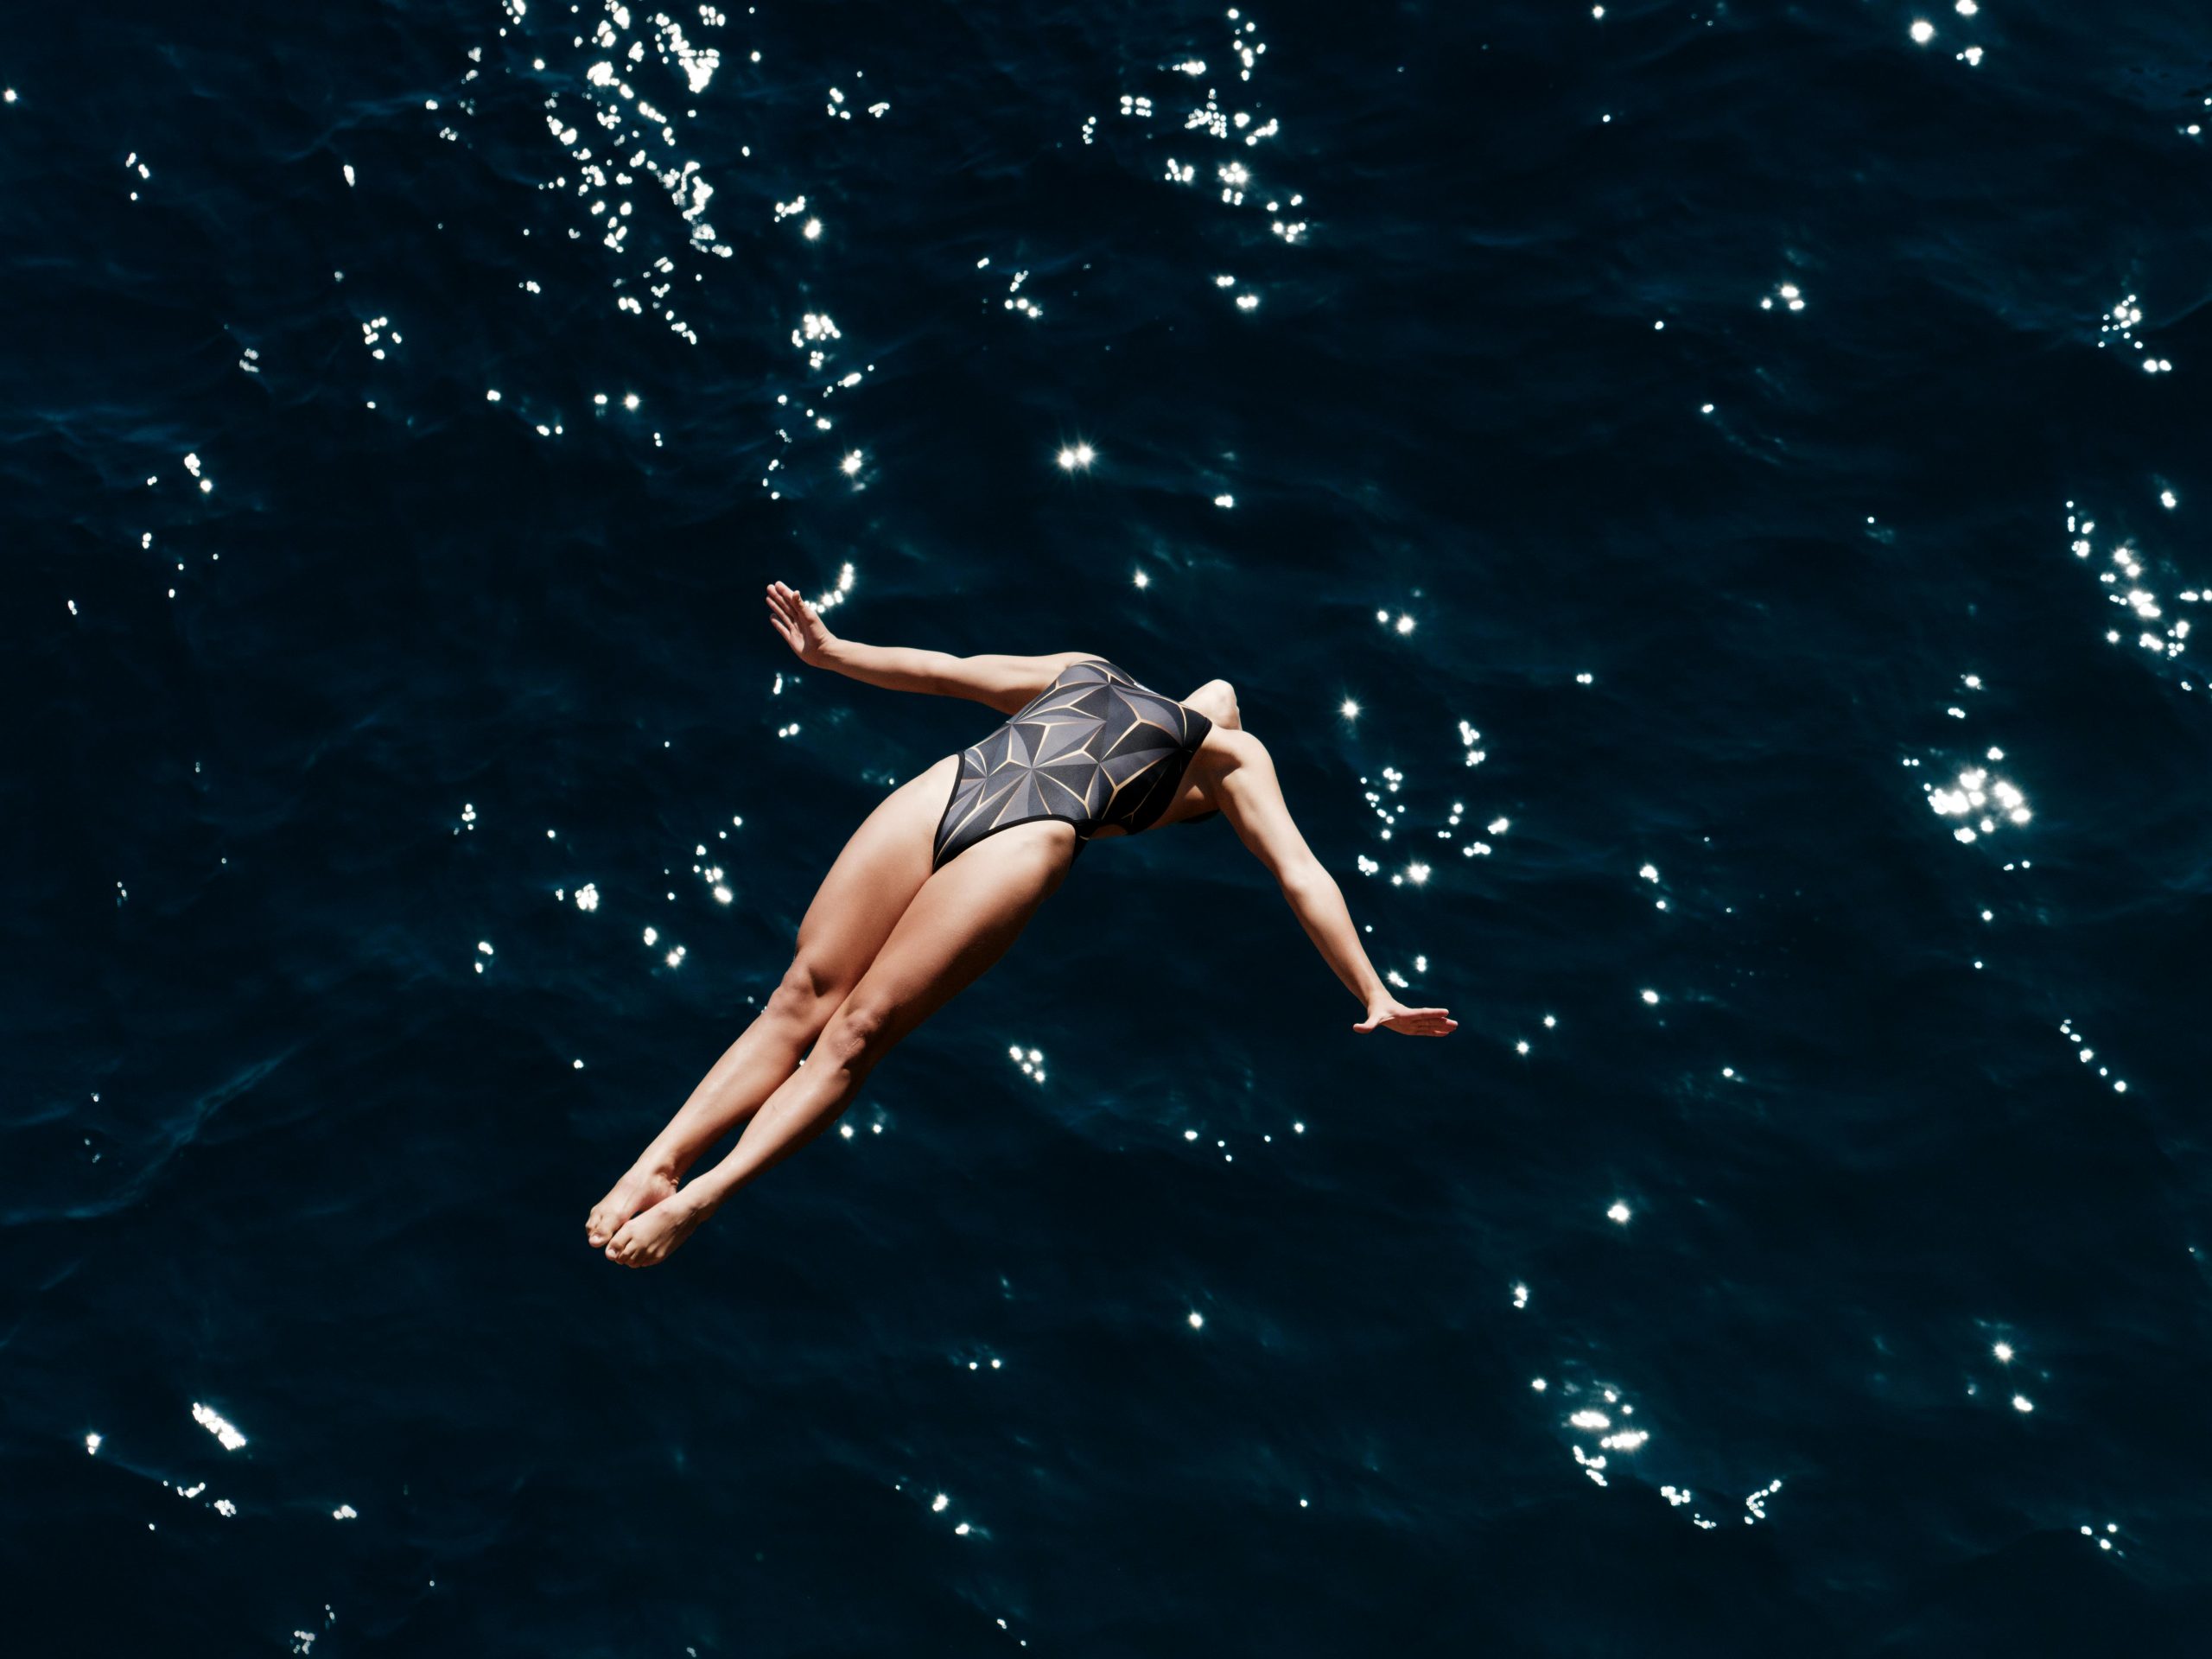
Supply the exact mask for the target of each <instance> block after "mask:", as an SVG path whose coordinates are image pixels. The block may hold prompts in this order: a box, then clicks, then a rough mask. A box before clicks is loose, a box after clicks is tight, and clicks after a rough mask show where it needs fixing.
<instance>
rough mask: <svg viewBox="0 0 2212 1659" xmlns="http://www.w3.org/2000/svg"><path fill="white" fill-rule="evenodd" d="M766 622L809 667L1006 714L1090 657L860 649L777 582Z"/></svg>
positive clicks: (887, 647) (901, 647) (1083, 654)
mask: <svg viewBox="0 0 2212 1659" xmlns="http://www.w3.org/2000/svg"><path fill="white" fill-rule="evenodd" d="M768 622H769V626H772V627H773V628H774V629H775V630H776V632H778V633H779V634H780V635H782V636H783V640H784V643H785V645H789V646H790V647H791V650H792V652H793V653H794V654H796V655H797V656H798V659H799V661H801V662H803V663H804V664H806V665H807V666H808V667H810V668H827V669H831V670H834V671H836V672H837V673H839V674H842V675H844V676H845V677H847V678H848V679H854V680H859V681H861V682H862V683H865V684H868V685H880V686H882V687H883V688H884V689H885V690H890V691H926V692H930V693H931V694H933V695H935V696H941V697H966V698H968V699H969V701H970V702H985V703H988V704H989V705H990V706H991V707H992V708H994V709H997V710H998V711H999V712H1000V713H1001V714H1008V715H1010V714H1012V713H1013V712H1014V710H1015V709H1019V708H1020V707H1021V705H1022V704H1023V703H1025V702H1028V701H1029V700H1030V698H1032V697H1033V696H1036V695H1037V694H1038V693H1039V691H1042V690H1044V689H1045V688H1046V686H1048V685H1050V684H1051V683H1052V679H1053V677H1054V676H1055V675H1057V674H1058V673H1059V671H1061V670H1062V669H1064V668H1065V667H1066V666H1067V665H1068V664H1070V663H1075V662H1081V661H1083V660H1084V658H1088V657H1090V655H1091V654H1092V653H1090V652H1087V651H1065V652H1060V653H1059V654H1058V655H1057V656H1052V657H1000V656H988V657H955V656H953V655H951V654H950V652H942V651H916V650H913V649H911V648H909V647H907V646H905V645H861V643H860V642H859V641H858V640H856V639H839V638H838V637H837V636H836V634H834V633H832V632H830V631H829V624H828V623H826V622H824V621H823V620H822V617H821V615H820V613H817V611H816V610H815V608H814V607H813V606H811V605H810V604H808V603H807V602H806V601H805V600H804V599H802V598H801V597H800V596H799V594H798V589H797V588H792V587H791V586H790V585H789V584H788V583H785V582H770V583H769V584H768Z"/></svg>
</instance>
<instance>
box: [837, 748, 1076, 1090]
mask: <svg viewBox="0 0 2212 1659" xmlns="http://www.w3.org/2000/svg"><path fill="white" fill-rule="evenodd" d="M948 786H950V785H949V782H948ZM1075 849H1076V836H1075V829H1074V827H1073V826H1072V825H1071V824H1066V823H1057V822H1052V821H1042V820H1040V821H1039V822H1036V823H1025V824H1021V825H1019V826H1017V827H1016V828H1014V829H1002V830H1001V831H999V832H998V833H997V834H995V835H993V836H986V837H985V838H984V839H983V840H982V841H979V842H976V843H975V844H974V845H973V846H971V847H969V849H967V850H966V851H965V852H963V853H962V854H960V855H959V856H957V858H954V859H953V860H952V861H950V862H949V863H947V864H946V865H945V867H944V868H943V869H941V870H938V872H937V873H936V874H933V875H931V877H930V878H929V880H926V881H925V882H924V883H923V884H922V888H921V891H920V892H919V893H916V894H915V895H914V898H913V901H912V903H911V904H909V905H908V906H906V913H905V914H903V915H902V916H900V917H899V920H898V923H897V925H895V926H893V928H892V930H891V933H890V937H889V938H887V939H886V940H885V941H884V943H883V946H882V948H881V949H880V950H878V951H877V952H876V953H875V960H874V962H873V963H871V964H870V965H869V967H868V971H867V973H865V974H863V975H862V976H861V980H860V982H859V984H858V985H856V986H855V988H854V989H853V992H852V995H849V997H847V998H846V999H845V1002H844V1005H843V1006H842V1007H840V1008H839V1009H838V1011H837V1014H836V1018H835V1020H833V1022H832V1023H833V1025H835V1024H837V1023H840V1022H842V1023H843V1024H844V1025H846V1026H847V1027H853V1028H856V1030H857V1033H858V1034H859V1035H860V1036H861V1039H862V1041H863V1042H864V1044H865V1046H866V1047H868V1048H869V1049H872V1050H873V1051H874V1052H877V1053H880V1052H881V1051H882V1050H883V1049H885V1048H887V1047H889V1046H890V1045H891V1044H893V1043H895V1042H897V1041H898V1040H899V1038H901V1037H903V1036H905V1035H906V1033H908V1032H910V1031H912V1029H913V1028H914V1027H916V1026H918V1025H919V1024H920V1023H921V1022H922V1021H923V1020H925V1019H927V1018H928V1017H929V1016H930V1015H931V1014H933V1013H934V1012H936V1011H937V1009H938V1008H939V1007H943V1006H944V1003H945V1002H946V1001H949V1000H950V998H951V997H952V995H954V994H955V993H956V992H957V991H958V990H960V989H961V988H963V986H965V985H968V984H969V983H970V982H972V981H974V979H975V978H976V976H977V975H979V974H981V973H982V971H983V970H984V969H986V968H988V967H989V966H990V965H991V964H992V963H995V962H996V961H997V960H998V959H999V957H1001V956H1003V955H1004V954H1005V953H1006V950H1007V946H1009V945H1011V944H1013V943H1014V940H1015V939H1016V938H1019V937H1020V932H1021V930H1022V928H1023V927H1024V926H1026V925H1027V924H1028V921H1029V918H1030V917H1031V916H1032V915H1033V914H1035V912H1036V910H1037V906H1039V905H1040V904H1042V903H1043V902H1044V901H1045V899H1046V896H1047V895H1049V894H1050V893H1052V890H1053V889H1054V888H1055V887H1058V886H1059V885H1060V882H1061V880H1063V879H1064V878H1065V876H1066V874H1067V873H1068V866H1069V865H1070V864H1071V863H1073V862H1074V861H1075Z"/></svg>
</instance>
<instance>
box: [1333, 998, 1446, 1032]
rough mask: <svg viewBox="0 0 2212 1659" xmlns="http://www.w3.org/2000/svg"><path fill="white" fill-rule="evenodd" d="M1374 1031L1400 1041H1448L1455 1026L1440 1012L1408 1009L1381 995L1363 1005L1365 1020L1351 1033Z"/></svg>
mask: <svg viewBox="0 0 2212 1659" xmlns="http://www.w3.org/2000/svg"><path fill="white" fill-rule="evenodd" d="M1377 1027H1382V1028H1383V1029H1385V1030H1389V1031H1395V1032H1396V1033H1399V1034H1400V1035H1401V1036H1404V1037H1449V1036H1450V1035H1451V1034H1452V1033H1453V1032H1455V1031H1457V1030H1459V1021H1458V1020H1454V1019H1453V1018H1452V1016H1451V1015H1450V1014H1447V1013H1446V1011H1445V1010H1444V1009H1442V1008H1409V1007H1407V1006H1406V1005H1405V1004H1404V1003H1402V1002H1401V1001H1398V999H1397V998H1396V997H1395V996H1390V995H1378V996H1376V998H1375V1000H1374V1001H1371V1002H1370V1003H1369V1004H1368V1005H1367V1018H1366V1019H1364V1020H1361V1021H1360V1022H1359V1023H1358V1024H1357V1025H1356V1026H1354V1027H1352V1029H1353V1030H1354V1031H1373V1030H1375V1029H1376V1028H1377Z"/></svg>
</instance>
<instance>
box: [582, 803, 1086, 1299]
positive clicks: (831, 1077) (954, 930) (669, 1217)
mask: <svg viewBox="0 0 2212 1659" xmlns="http://www.w3.org/2000/svg"><path fill="white" fill-rule="evenodd" d="M1074 857H1075V831H1074V829H1073V828H1072V827H1071V826H1070V825H1068V824H1065V823H1052V822H1050V821H1039V822H1037V823H1025V824H1022V825H1021V826H1020V827H1019V828H1017V829H1007V830H1002V831H1001V832H1000V833H998V834H997V835H995V836H990V837H988V839H986V840H983V841H980V842H976V844H975V845H974V846H972V847H970V848H969V849H968V850H967V851H966V852H964V853H962V854H961V855H959V856H958V857H957V858H956V859H954V860H953V861H951V862H950V863H949V864H947V865H946V866H945V867H944V868H943V869H941V870H939V871H938V873H937V874H934V875H932V876H931V877H930V879H929V880H927V881H925V882H924V883H923V884H922V890H921V891H920V892H919V893H917V894H915V895H914V901H913V903H912V904H911V905H909V906H906V914H905V915H903V916H901V917H900V918H899V925H897V926H896V927H894V928H893V929H892V930H891V937H890V938H888V939H887V940H885V941H884V944H883V949H882V950H880V951H878V952H877V953H876V957H875V961H874V963H873V964H872V965H871V966H870V967H869V969H868V972H867V973H866V974H864V975H862V976H861V981H860V983H859V984H857V985H855V987H854V988H853V990H852V994H851V995H849V996H847V997H846V998H845V999H844V1001H842V1003H841V1004H840V1005H839V1006H838V1008H837V1011H836V1013H835V1014H832V1015H831V1016H830V1017H829V1024H828V1025H827V1026H826V1027H824V1028H823V1033H822V1039H821V1041H820V1042H818V1043H817V1044H816V1045H815V1048H814V1053H813V1055H812V1057H811V1058H810V1059H809V1061H808V1063H807V1064H806V1065H804V1066H803V1067H801V1068H800V1069H799V1070H798V1071H794V1072H792V1073H791V1076H790V1077H787V1078H785V1080H784V1082H783V1084H782V1085H781V1086H780V1087H779V1088H778V1089H777V1090H776V1091H775V1093H774V1094H772V1095H771V1096H768V1099H767V1102H766V1104H765V1105H763V1106H762V1107H761V1108H760V1110H759V1111H758V1112H757V1113H755V1114H754V1115H753V1121H752V1122H749V1123H747V1125H746V1126H745V1133H744V1134H743V1135H741V1136H740V1137H739V1138H738V1142H737V1145H736V1146H735V1147H733V1148H732V1149H731V1151H730V1154H729V1155H728V1157H727V1158H725V1159H723V1160H722V1161H721V1163H719V1164H717V1165H715V1166H714V1168H712V1169H710V1170H709V1171H708V1172H707V1173H705V1174H703V1175H702V1176H700V1177H699V1178H698V1179H696V1180H695V1181H693V1182H691V1183H690V1185H687V1186H683V1187H681V1188H679V1189H677V1192H675V1193H674V1194H673V1195H671V1197H669V1198H664V1199H663V1200H662V1201H661V1202H659V1203H658V1204H657V1205H654V1206H653V1207H652V1209H650V1210H646V1211H642V1212H641V1213H640V1214H639V1215H638V1216H637V1217H634V1218H633V1219H632V1220H631V1221H630V1222H629V1223H628V1224H626V1226H624V1227H623V1229H622V1230H620V1232H618V1233H616V1234H615V1236H614V1237H613V1241H612V1242H611V1243H608V1245H607V1257H608V1259H609V1260H610V1261H614V1262H621V1263H622V1264H623V1265H625V1266H626V1267H632V1268H644V1267H651V1266H652V1264H653V1263H654V1262H658V1261H660V1260H661V1259H662V1258H663V1257H664V1256H666V1255H668V1253H669V1252H670V1251H671V1250H673V1249H675V1248H676V1247H677V1245H678V1244H681V1243H683V1241H684V1240H685V1239H686V1238H688V1237H690V1235H691V1231H692V1229H694V1228H695V1227H696V1226H697V1225H698V1224H700V1223H701V1222H702V1221H703V1220H705V1219H706V1218H707V1217H708V1216H709V1215H711V1214H713V1213H714V1211H715V1207H716V1206H717V1205H720V1204H721V1201H722V1200H723V1199H724V1198H728V1196H729V1195H730V1194H731V1193H732V1192H735V1191H736V1190H737V1189H738V1188H739V1187H741V1186H742V1185H745V1184H746V1183H747V1181H749V1180H751V1179H753V1177H754V1176H755V1175H758V1174H759V1173H760V1172H761V1171H762V1170H764V1169H766V1168H767V1167H768V1166H770V1165H772V1164H774V1163H777V1162H779V1161H780V1160H782V1159H783V1158H785V1156H787V1155H788V1154H791V1153H792V1152H794V1151H796V1150H797V1149H798V1147H802V1146H804V1144H805V1143H806V1142H807V1141H810V1140H811V1139H812V1138H813V1137H814V1136H815V1135H818V1134H820V1133H821V1132H822V1131H823V1129H825V1128H828V1127H829V1124H830V1123H832V1122H835V1121H836V1117H837V1115H838V1114H839V1113H841V1112H842V1111H843V1110H844V1109H845V1108H846V1106H847V1105H849V1103H851V1101H852V1098H853V1096H854V1095H855V1093H857V1092H858V1091H859V1089H860V1086H861V1079H862V1078H864V1077H867V1076H868V1072H869V1071H870V1070H871V1069H873V1068H874V1065H875V1063H876V1062H877V1061H878V1060H880V1059H881V1058H883V1056H884V1055H885V1054H886V1053H887V1052H889V1050H890V1049H891V1047H892V1046H893V1044H895V1043H897V1042H898V1041H899V1039H900V1038H902V1037H904V1036H905V1035H906V1033H908V1032H910V1031H912V1030H913V1028H914V1027H916V1026H918V1025H919V1024H921V1022H922V1021H923V1020H925V1019H927V1018H928V1017H929V1016H930V1015H931V1014H933V1013H935V1012H936V1011H937V1010H938V1008H940V1007H943V1006H944V1003H945V1002H946V1001H948V1000H949V999H950V997H951V996H952V995H953V994H954V993H955V992H957V991H958V990H959V989H960V988H962V987H963V986H964V985H966V984H968V983H969V982H970V981H972V980H973V979H974V978H975V977H976V976H977V975H978V974H980V973H982V971H983V969H986V968H988V967H989V966H990V965H991V964H992V963H994V962H996V961H997V960H998V959H999V957H1000V956H1001V955H1002V954H1003V953H1004V952H1005V950H1006V948H1007V946H1008V945H1010V944H1013V943H1014V938H1015V937H1016V936H1017V935H1018V934H1020V931H1021V930H1022V927H1023V925H1025V924H1026V923H1027V921H1028V920H1029V918H1030V916H1031V915H1032V914H1033V912H1035V911H1036V908H1037V906H1039V904H1040V903H1042V902H1043V901H1044V899H1045V896H1046V894H1047V893H1051V892H1052V889H1053V888H1055V887H1058V886H1059V884H1060V880H1061V878H1062V877H1064V876H1065V874H1067V869H1068V865H1069V864H1070V863H1071V861H1073V859H1074Z"/></svg>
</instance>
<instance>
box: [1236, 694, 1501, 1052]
mask: <svg viewBox="0 0 2212 1659" xmlns="http://www.w3.org/2000/svg"><path fill="white" fill-rule="evenodd" d="M1215 741H1218V742H1219V744H1220V746H1221V747H1220V751H1219V752H1220V756H1221V759H1220V761H1219V764H1218V766H1217V768H1216V770H1215V772H1214V776H1213V795H1214V799H1215V802H1216V803H1217V804H1218V805H1219V806H1220V808H1221V813H1222V816H1223V817H1225V818H1227V819H1228V820H1229V822H1230V824H1231V825H1233V826H1234V827H1235V829H1236V834H1237V836H1238V837H1239V838H1240V839H1241V840H1242V841H1243V843H1244V844H1245V845H1246V846H1247V847H1249V848H1250V849H1252V852H1253V855H1254V856H1255V857H1256V858H1257V859H1258V860H1259V861H1260V862H1261V863H1262V864H1264V865H1266V866H1267V867H1268V872H1269V874H1272V875H1274V878H1275V880H1277V881H1279V882H1281V884H1282V895H1283V897H1284V898H1286V899H1288V900H1289V901H1290V907H1291V909H1292V911H1293V912H1295V913H1296V915H1297V917H1298V920H1299V925H1300V926H1302V927H1303V928H1305V930H1306V937H1307V938H1310V939H1312V940H1313V946H1314V949H1316V950H1319V952H1320V953H1321V959H1322V960H1323V961H1324V962H1325V963H1328V964H1329V966H1330V967H1331V968H1332V969H1334V970H1335V972H1336V976H1337V977H1338V979H1340V980H1342V981H1344V988H1345V989H1346V990H1348V991H1350V992H1351V994H1352V995H1354V996H1356V997H1357V998H1358V999H1359V1000H1360V1001H1361V1002H1362V1003H1363V1005H1365V1007H1366V1009H1367V1017H1366V1018H1365V1019H1364V1020H1361V1021H1360V1022H1359V1023H1358V1024H1357V1025H1356V1026H1354V1027H1352V1029H1353V1030H1354V1031H1373V1030H1375V1029H1376V1027H1388V1028H1389V1030H1392V1031H1395V1032H1402V1033H1404V1034H1406V1035H1407V1036H1408V1037H1444V1036H1448V1035H1450V1034H1451V1033H1452V1032H1454V1031H1456V1030H1458V1029H1459V1021H1458V1020H1454V1019H1453V1018H1452V1016H1451V1015H1450V1014H1448V1013H1446V1011H1445V1010H1444V1009H1442V1008H1409V1007H1407V1006H1406V1005H1405V1004H1404V1003H1402V1002H1401V1001H1398V999H1397V998H1396V997H1395V996H1393V995H1390V993H1389V990H1388V989H1387V988H1385V987H1384V985H1383V981H1382V978H1381V976H1378V975H1377V974H1376V971H1375V964H1374V963H1371V962H1370V961H1368V959H1367V952H1366V951H1365V950H1363V948H1361V945H1360V943H1359V930H1358V929H1357V928H1356V927H1354V926H1353V925H1352V920H1351V911H1350V910H1348V909H1347V908H1345V906H1344V892H1343V890H1342V889H1341V888H1339V887H1338V886H1337V882H1336V878H1335V877H1334V876H1332V875H1331V874H1329V873H1328V871H1327V870H1325V869H1324V868H1322V865H1321V861H1320V860H1319V859H1318V858H1316V857H1314V856H1313V849H1311V848H1309V847H1308V846H1306V837H1305V836H1302V835H1300V833H1299V831H1298V824H1297V823H1296V821H1295V820H1294V819H1293V818H1292V817H1291V816H1290V808H1289V807H1288V806H1287V804H1285V803H1284V801H1283V798H1282V785H1281V784H1280V783H1278V782H1277V781H1276V779H1275V766H1274V760H1272V759H1271V758H1269V756H1268V751H1267V747H1266V746H1265V745H1264V744H1262V742H1261V741H1260V740H1259V739H1258V738H1256V737H1254V736H1253V735H1252V734H1250V733H1249V732H1218V733H1217V734H1216V737H1214V738H1209V740H1208V747H1209V748H1211V747H1213V745H1214V743H1215Z"/></svg>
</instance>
